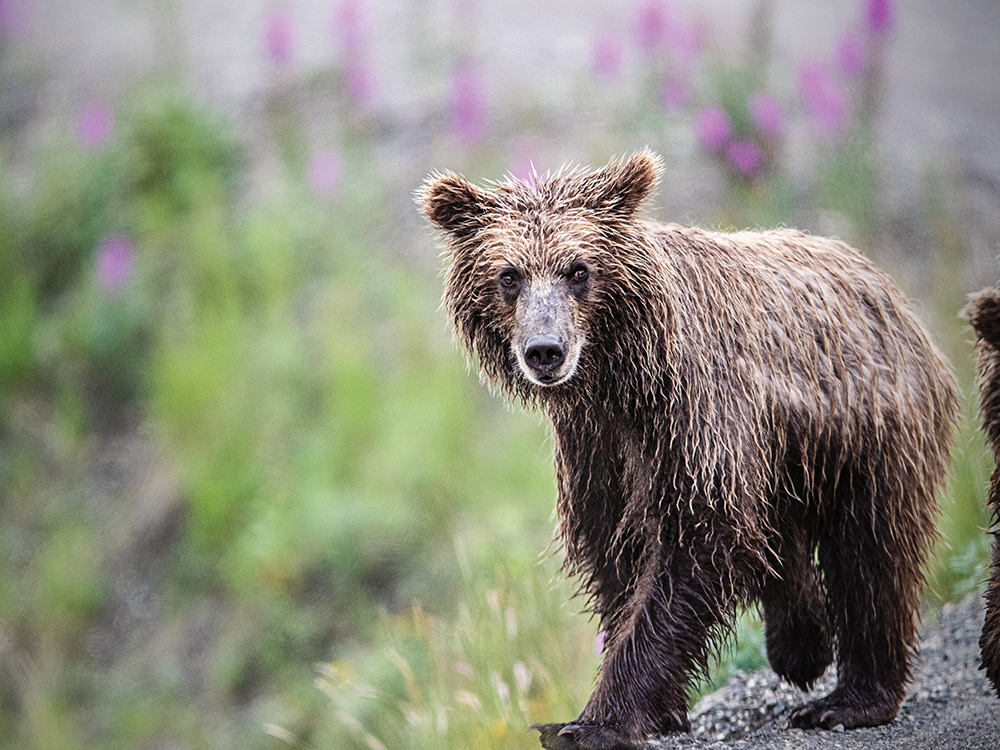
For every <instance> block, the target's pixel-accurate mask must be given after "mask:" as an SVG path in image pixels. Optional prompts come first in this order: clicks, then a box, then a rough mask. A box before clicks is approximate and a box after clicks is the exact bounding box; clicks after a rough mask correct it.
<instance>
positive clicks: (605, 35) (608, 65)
mask: <svg viewBox="0 0 1000 750" xmlns="http://www.w3.org/2000/svg"><path fill="white" fill-rule="evenodd" d="M592 54H593V62H594V73H596V74H597V75H598V76H600V77H601V78H606V79H611V78H615V77H617V76H618V73H619V72H620V71H621V67H622V42H621V39H619V37H618V35H617V34H615V33H614V32H611V31H603V32H601V33H599V34H598V35H597V36H596V37H594V46H593V51H592Z"/></svg>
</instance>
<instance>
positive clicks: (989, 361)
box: [965, 289, 1000, 695]
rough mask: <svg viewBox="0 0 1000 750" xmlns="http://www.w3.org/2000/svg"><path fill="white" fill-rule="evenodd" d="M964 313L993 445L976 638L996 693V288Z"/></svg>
mask: <svg viewBox="0 0 1000 750" xmlns="http://www.w3.org/2000/svg"><path fill="white" fill-rule="evenodd" d="M965 315H966V317H967V318H968V320H969V323H970V324H971V325H972V327H973V328H974V329H975V331H976V351H977V352H978V355H979V357H978V358H979V407H980V413H981V414H982V418H983V431H984V432H985V433H986V440H987V442H988V443H989V445H990V448H992V449H993V455H994V456H995V458H996V466H995V468H994V469H993V477H992V479H991V480H990V497H989V504H990V506H991V507H992V508H993V524H992V527H991V532H990V533H992V534H993V564H992V566H991V574H990V581H989V584H988V585H987V588H986V622H985V623H984V625H983V634H982V636H980V638H979V648H980V649H981V651H982V655H983V669H985V670H986V676H987V677H989V680H990V682H992V683H993V689H994V690H996V691H997V694H998V695H1000V531H998V530H997V523H998V522H1000V289H984V290H983V291H981V292H979V293H978V294H976V295H974V296H973V297H972V299H971V300H970V301H969V305H968V306H967V307H966V308H965Z"/></svg>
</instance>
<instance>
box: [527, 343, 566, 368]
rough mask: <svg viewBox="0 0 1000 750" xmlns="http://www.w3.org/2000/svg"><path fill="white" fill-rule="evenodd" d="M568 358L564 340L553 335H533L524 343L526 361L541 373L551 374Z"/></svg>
mask: <svg viewBox="0 0 1000 750" xmlns="http://www.w3.org/2000/svg"><path fill="white" fill-rule="evenodd" d="M565 360H566V351H565V349H564V348H563V344H562V341H560V340H559V339H558V338H556V337H555V336H552V335H546V334H538V335H535V336H531V337H530V338H529V339H528V340H527V341H526V342H525V344H524V361H525V362H527V363H528V366H529V367H530V368H531V369H532V370H534V371H535V372H537V373H538V374H539V375H549V374H551V372H552V371H553V370H555V369H556V368H558V367H559V365H561V364H562V363H563V362H564V361H565Z"/></svg>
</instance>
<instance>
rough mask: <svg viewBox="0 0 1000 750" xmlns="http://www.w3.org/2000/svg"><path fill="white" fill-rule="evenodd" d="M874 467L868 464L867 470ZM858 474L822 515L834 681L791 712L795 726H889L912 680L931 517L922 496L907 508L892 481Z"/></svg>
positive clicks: (821, 550)
mask: <svg viewBox="0 0 1000 750" xmlns="http://www.w3.org/2000/svg"><path fill="white" fill-rule="evenodd" d="M869 472H870V469H869ZM870 476H871V474H868V476H862V474H861V472H859V473H858V475H856V476H855V477H854V481H853V482H848V481H847V480H842V482H841V486H840V487H839V488H838V491H839V492H842V493H845V494H844V495H843V496H842V497H841V498H840V499H839V502H837V503H835V504H834V508H833V509H832V512H831V513H830V515H829V516H828V517H827V518H826V519H825V523H824V531H823V535H822V537H821V538H820V541H819V561H820V566H821V568H822V570H823V576H824V580H825V584H826V595H827V603H828V606H827V609H828V612H829V614H830V624H831V626H832V627H833V629H834V632H835V636H836V643H837V669H838V675H837V687H836V689H835V690H834V691H833V692H832V693H830V694H829V695H828V696H826V697H824V698H821V699H819V700H816V701H813V702H811V703H807V704H806V705H804V706H802V707H800V708H798V709H797V710H795V711H793V712H792V715H791V716H790V718H789V722H790V724H791V725H792V726H795V727H802V728H811V727H823V728H826V729H831V728H833V727H836V726H837V725H843V726H844V727H845V728H846V729H851V728H853V727H863V726H878V725H880V724H886V723H888V722H890V721H892V719H893V718H894V717H895V716H896V713H897V712H898V710H899V705H900V703H901V702H902V700H903V696H904V694H905V690H906V683H907V682H908V680H909V678H910V658H911V653H912V649H913V646H914V643H915V641H916V624H915V622H914V616H915V615H916V611H917V606H918V603H919V594H920V587H921V585H922V582H923V577H922V574H921V572H920V566H921V564H922V563H923V561H924V557H925V555H926V550H927V548H928V546H929V543H930V539H931V535H932V528H933V516H932V515H931V512H930V511H929V510H928V508H927V506H926V505H924V504H922V503H921V502H919V501H914V503H913V505H912V506H911V507H910V508H908V509H906V512H907V513H908V516H907V518H906V523H905V524H904V523H900V518H901V516H902V513H903V510H902V509H901V508H900V507H899V503H898V502H896V501H897V500H898V498H893V497H891V496H890V497H882V498H878V501H877V504H876V498H875V493H874V492H873V491H872V489H871V487H872V486H875V487H877V488H878V491H880V492H890V493H891V492H892V491H893V489H895V488H894V486H893V485H892V483H890V482H888V481H878V480H873V479H871V478H870Z"/></svg>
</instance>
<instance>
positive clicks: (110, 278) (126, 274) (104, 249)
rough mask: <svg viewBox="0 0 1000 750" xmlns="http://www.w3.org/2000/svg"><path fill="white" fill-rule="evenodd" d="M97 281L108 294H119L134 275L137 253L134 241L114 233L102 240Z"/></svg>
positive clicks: (98, 258)
mask: <svg viewBox="0 0 1000 750" xmlns="http://www.w3.org/2000/svg"><path fill="white" fill-rule="evenodd" d="M96 265H97V283H98V285H99V286H100V287H101V289H103V290H104V291H105V292H106V293H108V294H117V293H119V292H120V291H122V289H123V287H124V286H125V284H127V283H128V280H129V279H130V278H131V277H132V268H133V266H134V265H135V253H134V251H133V250H132V243H131V242H129V239H128V237H126V236H125V235H123V234H112V235H108V236H107V237H105V238H104V239H103V240H101V244H100V247H99V248H98V250H97V259H96Z"/></svg>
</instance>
